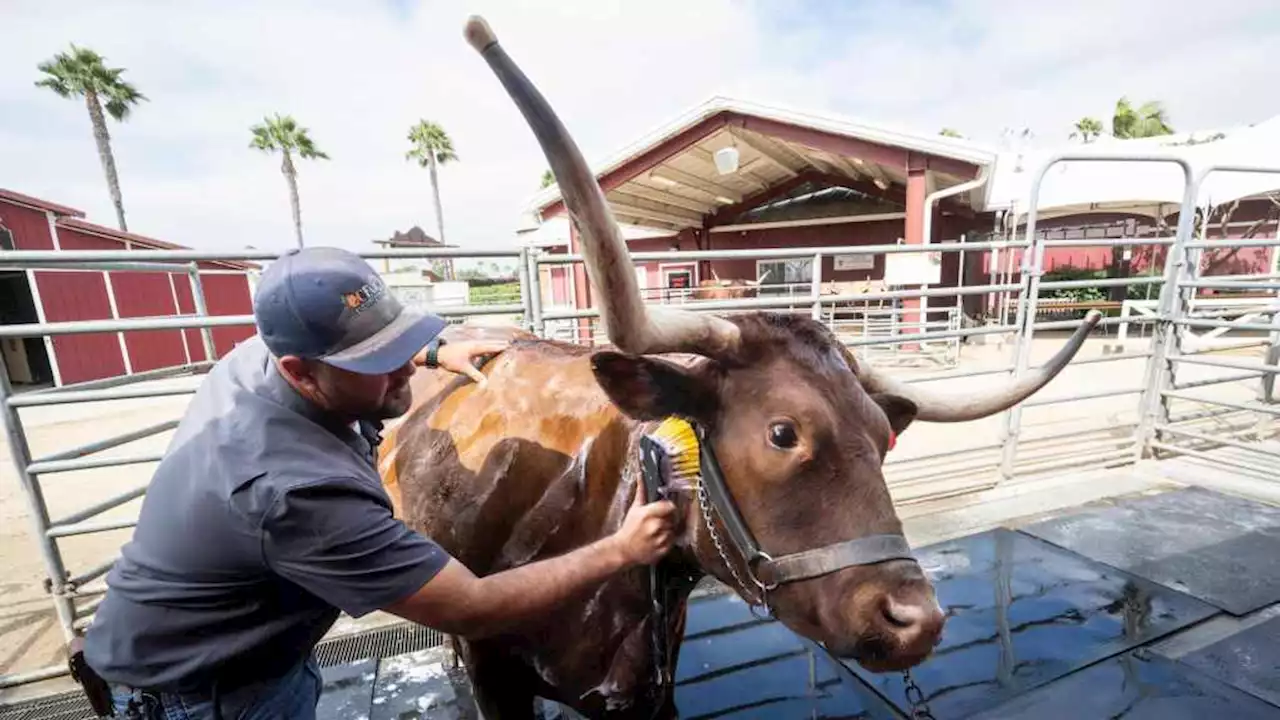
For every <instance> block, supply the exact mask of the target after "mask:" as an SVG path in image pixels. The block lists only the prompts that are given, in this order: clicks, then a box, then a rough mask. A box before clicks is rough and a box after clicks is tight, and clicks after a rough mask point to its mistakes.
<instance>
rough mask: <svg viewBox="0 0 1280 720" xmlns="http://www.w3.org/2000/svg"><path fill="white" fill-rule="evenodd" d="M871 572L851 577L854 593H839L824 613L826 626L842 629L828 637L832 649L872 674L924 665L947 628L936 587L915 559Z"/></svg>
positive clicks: (884, 566)
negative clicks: (922, 662)
mask: <svg viewBox="0 0 1280 720" xmlns="http://www.w3.org/2000/svg"><path fill="white" fill-rule="evenodd" d="M865 570H866V571H869V573H870V575H869V576H868V575H862V574H861V573H859V575H862V576H861V577H850V578H848V580H847V581H845V582H846V583H847V584H846V586H845V587H846V588H847V590H848V591H847V592H841V593H839V595H837V596H836V597H837V598H838V599H835V601H834V602H832V603H831V604H830V605H829V606H828V607H826V608H824V610H825V612H822V613H821V614H822V615H826V616H827V617H824V618H823V622H822V624H823V625H824V626H826V627H828V628H840V630H839V631H837V632H835V633H827V634H829V635H830V637H828V638H827V639H826V640H825V644H826V646H827V649H828V650H830V651H831V652H832V653H833V654H835V655H836V656H837V657H841V658H847V659H852V660H856V661H857V662H858V664H859V665H862V666H863V667H864V668H866V669H868V670H870V671H872V672H889V671H894V670H904V669H906V668H910V667H912V666H914V665H917V664H919V663H920V662H921V661H923V660H924V659H925V658H927V657H928V656H929V654H930V653H931V652H933V648H934V647H935V646H936V645H937V644H938V642H939V641H941V639H942V627H943V625H944V624H945V616H944V615H943V612H942V608H941V607H939V605H938V601H937V597H936V596H935V594H934V591H933V586H932V585H931V584H930V583H929V580H928V578H926V577H925V575H924V573H923V572H922V571H921V570H920V566H919V565H917V564H916V563H914V562H911V561H909V560H894V561H891V562H886V563H882V564H880V565H877V566H875V567H874V568H865ZM833 599H834V598H833Z"/></svg>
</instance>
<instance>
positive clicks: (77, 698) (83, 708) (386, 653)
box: [0, 622, 445, 720]
mask: <svg viewBox="0 0 1280 720" xmlns="http://www.w3.org/2000/svg"><path fill="white" fill-rule="evenodd" d="M443 644H445V636H444V634H442V633H440V632H439V631H437V630H432V629H431V628H427V627H423V626H422V625H418V624H416V623H411V622H399V623H396V624H394V625H388V626H386V627H380V628H375V629H373V630H363V631H361V632H356V633H351V634H349V635H341V636H338V637H335V638H331V639H329V640H325V641H324V642H322V643H320V644H319V645H317V646H316V661H317V662H319V663H320V666H321V667H332V666H334V665H343V664H346V663H351V662H355V661H357V660H364V659H365V658H385V657H391V656H393V655H400V654H402V653H407V652H416V651H418V650H426V649H428V648H433V647H437V646H440V645H443ZM96 718H97V716H96V715H94V714H93V709H92V708H90V707H89V702H88V701H87V700H85V698H84V694H83V693H81V692H80V691H79V690H72V691H70V692H65V693H60V694H58V695H51V696H49V697H43V698H39V699H37V700H28V701H26V702H22V703H18V704H16V705H10V706H7V707H0V720H96Z"/></svg>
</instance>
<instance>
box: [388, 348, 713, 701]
mask: <svg viewBox="0 0 1280 720" xmlns="http://www.w3.org/2000/svg"><path fill="white" fill-rule="evenodd" d="M446 332H447V335H446V338H447V339H448V340H453V341H456V340H458V339H461V338H464V337H465V338H470V339H495V338H501V339H511V340H513V344H512V346H511V347H510V348H509V349H507V350H506V351H504V352H503V353H502V354H501V355H500V356H498V357H497V358H495V359H494V360H492V361H490V362H489V363H488V364H487V365H486V366H485V367H484V368H483V372H484V373H485V375H486V376H487V377H488V384H487V387H484V388H481V387H478V386H477V385H475V384H474V383H472V382H471V381H470V380H469V379H467V378H463V377H458V376H455V375H452V374H450V373H445V372H438V371H436V372H433V371H426V370H423V371H420V372H419V373H418V374H417V375H416V376H415V377H414V378H413V381H412V383H413V391H414V409H413V410H411V411H410V413H409V414H407V415H406V416H405V417H404V419H403V420H402V422H400V423H398V424H396V425H394V426H390V427H389V428H388V430H387V431H386V432H385V433H384V442H383V444H382V447H381V450H380V454H381V458H380V467H381V470H382V473H383V478H384V483H385V485H386V487H387V490H388V492H389V494H390V495H391V496H392V499H393V502H394V503H395V505H396V508H397V514H398V515H400V516H401V517H402V518H403V519H404V520H405V521H406V522H407V524H409V525H410V526H411V527H412V528H414V529H415V530H417V531H419V532H421V533H423V534H424V535H426V536H428V537H430V538H432V539H433V540H435V541H436V542H438V543H440V544H441V545H442V546H443V547H444V548H445V549H446V550H448V551H449V552H450V554H452V555H453V556H454V557H455V558H457V559H458V560H459V561H461V562H462V563H464V564H465V565H466V566H467V567H468V568H469V569H470V570H471V571H472V572H474V573H476V574H477V575H486V574H491V573H494V572H499V571H501V570H505V569H508V568H512V567H515V566H518V565H522V564H525V563H528V562H531V561H534V560H538V559H542V558H547V557H552V556H555V555H559V554H562V553H564V552H567V551H570V550H572V549H575V548H577V547H580V546H582V545H585V544H588V543H590V542H592V541H594V540H597V539H599V538H602V537H605V536H607V535H609V534H611V533H613V532H614V531H615V530H616V529H617V528H618V527H619V525H620V524H621V520H622V518H623V515H624V513H625V509H626V506H627V503H628V502H629V501H630V499H631V497H632V496H633V493H634V488H635V483H636V482H637V480H638V474H637V473H638V463H637V462H636V456H637V453H636V451H635V449H636V442H637V440H638V436H639V429H640V426H639V424H638V423H637V422H635V421H634V420H631V419H629V418H626V417H625V416H623V415H622V414H621V413H620V412H619V411H618V409H617V408H616V407H615V406H614V405H613V404H612V403H611V402H610V401H609V399H608V398H607V396H606V395H605V393H604V392H603V391H602V390H601V389H600V387H599V385H598V384H597V382H596V380H595V378H594V377H593V375H592V371H591V365H590V353H591V351H590V350H589V349H586V348H582V347H579V346H574V345H568V344H561V343H555V342H550V341H545V340H537V339H533V338H531V336H528V335H525V334H522V333H519V331H512V330H505V329H493V328H470V327H453V328H450V329H449V330H448V331H446ZM677 554H678V553H677ZM673 561H674V562H676V563H679V562H680V560H679V558H675V559H673ZM691 585H692V583H689V587H688V588H687V589H686V590H684V591H683V592H682V594H680V597H679V602H677V603H676V604H675V605H674V607H673V612H672V617H671V627H670V632H671V637H672V638H673V639H674V640H675V641H676V642H678V640H679V638H680V637H681V634H682V632H683V622H684V617H683V614H684V599H685V598H686V597H687V593H688V590H689V589H691ZM647 587H648V586H647V574H646V572H645V570H644V569H637V570H634V571H631V572H628V573H625V574H623V575H621V576H617V577H615V578H613V579H611V580H609V581H608V582H606V583H605V584H604V585H602V586H601V587H600V588H599V590H598V592H595V593H594V594H593V595H592V596H591V597H589V598H587V599H586V600H584V601H581V602H575V603H571V604H570V605H568V606H566V607H564V608H562V609H561V610H559V611H557V612H555V613H553V614H552V615H551V616H549V617H547V618H546V619H545V621H543V622H541V623H539V624H537V625H536V626H534V627H529V628H527V629H525V630H524V631H523V632H521V633H519V634H514V635H508V636H505V637H499V638H494V639H491V640H486V641H483V642H467V641H460V642H459V645H460V648H459V650H460V653H461V655H462V656H463V658H464V659H465V660H466V663H467V667H468V672H469V674H470V675H471V677H472V682H473V684H474V685H475V692H476V696H477V701H478V702H479V703H480V704H481V708H482V709H483V710H484V712H485V713H486V717H488V718H490V720H498V719H500V718H511V717H516V718H526V717H532V715H531V714H529V713H531V708H532V699H533V698H532V695H533V693H537V694H539V695H542V696H544V697H548V698H551V699H555V700H557V701H559V702H563V703H565V704H566V705H569V706H571V707H573V708H575V709H576V710H578V711H579V712H581V713H583V714H585V715H587V716H589V717H609V718H613V717H617V718H627V717H633V716H634V717H644V718H649V717H651V716H652V711H653V708H654V707H656V706H658V705H659V704H661V705H664V706H671V698H669V697H662V698H658V697H650V696H648V693H649V692H651V691H652V687H651V684H650V682H649V680H650V677H651V673H652V658H651V655H650V646H649V631H650V625H649V619H650V618H649V615H650V609H649V601H648V590H647ZM672 670H674V666H673V667H672ZM525 708H528V710H525ZM633 713H634V715H633ZM661 716H662V715H661V714H660V715H658V717H661Z"/></svg>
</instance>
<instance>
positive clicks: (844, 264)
mask: <svg viewBox="0 0 1280 720" xmlns="http://www.w3.org/2000/svg"><path fill="white" fill-rule="evenodd" d="M875 266H876V256H875V255H873V254H871V253H856V254H853V255H836V256H835V270H836V272H840V271H841V270H871V269H874V268H875Z"/></svg>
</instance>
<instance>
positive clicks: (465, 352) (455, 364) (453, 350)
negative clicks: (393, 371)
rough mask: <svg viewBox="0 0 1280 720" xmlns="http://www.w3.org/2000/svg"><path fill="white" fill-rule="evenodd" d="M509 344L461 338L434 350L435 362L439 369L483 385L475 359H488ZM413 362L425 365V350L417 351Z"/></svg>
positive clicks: (482, 376) (484, 380) (482, 375)
mask: <svg viewBox="0 0 1280 720" xmlns="http://www.w3.org/2000/svg"><path fill="white" fill-rule="evenodd" d="M509 344H510V343H506V342H500V341H492V340H490V341H484V340H462V341H459V342H451V343H445V344H444V345H442V346H440V349H439V350H438V351H437V352H436V363H437V365H438V366H439V367H440V368H441V369H444V370H448V371H450V372H455V373H459V374H462V375H466V376H467V377H469V378H471V379H472V380H474V381H476V384H477V385H484V384H485V382H486V379H485V376H484V374H483V373H481V372H480V371H479V370H477V369H476V364H477V363H476V360H477V359H488V357H489V356H492V355H496V354H498V353H500V352H502V351H503V350H505V349H507V346H508V345H509ZM413 362H414V364H416V365H426V363H427V352H426V351H425V350H424V351H422V352H420V353H418V355H417V356H416V357H414V358H413ZM479 364H483V363H479Z"/></svg>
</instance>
